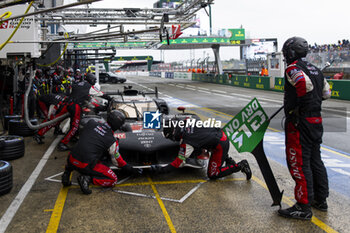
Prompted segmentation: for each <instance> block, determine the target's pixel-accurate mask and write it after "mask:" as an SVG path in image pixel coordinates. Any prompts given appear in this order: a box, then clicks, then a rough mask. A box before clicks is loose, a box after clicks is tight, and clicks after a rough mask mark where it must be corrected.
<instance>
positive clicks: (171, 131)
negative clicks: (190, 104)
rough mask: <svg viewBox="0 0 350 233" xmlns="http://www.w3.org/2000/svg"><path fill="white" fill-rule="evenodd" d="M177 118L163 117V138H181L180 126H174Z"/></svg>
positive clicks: (177, 139)
mask: <svg viewBox="0 0 350 233" xmlns="http://www.w3.org/2000/svg"><path fill="white" fill-rule="evenodd" d="M178 121H179V119H177V118H172V119H171V118H168V119H165V120H164V122H165V126H167V127H165V126H163V135H164V137H165V138H168V139H170V140H173V141H180V139H181V137H180V136H181V128H180V127H175V126H174V124H175V123H176V122H178Z"/></svg>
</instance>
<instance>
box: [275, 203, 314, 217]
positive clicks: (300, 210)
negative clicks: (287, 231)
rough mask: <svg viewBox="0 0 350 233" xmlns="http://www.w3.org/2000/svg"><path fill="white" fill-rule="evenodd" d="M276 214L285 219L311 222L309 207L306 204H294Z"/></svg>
mask: <svg viewBox="0 0 350 233" xmlns="http://www.w3.org/2000/svg"><path fill="white" fill-rule="evenodd" d="M278 214H279V215H280V216H283V217H285V218H295V219H301V220H311V218H312V211H311V207H310V206H309V205H306V204H301V203H295V204H294V205H293V206H292V207H290V208H287V209H279V210H278Z"/></svg>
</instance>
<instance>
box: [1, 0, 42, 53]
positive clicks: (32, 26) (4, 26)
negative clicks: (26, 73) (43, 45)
mask: <svg viewBox="0 0 350 233" xmlns="http://www.w3.org/2000/svg"><path fill="white" fill-rule="evenodd" d="M27 8H28V4H23V5H16V6H11V7H6V8H2V9H0V16H1V18H2V19H6V18H10V17H11V16H16V15H21V14H23V13H24V12H25V11H26V9H27ZM33 11H34V8H33V7H31V9H30V10H29V11H28V13H31V12H33ZM20 21H21V19H14V20H6V21H3V22H2V23H0V34H1V37H0V44H3V43H5V42H6V41H7V40H8V38H9V37H10V36H11V34H12V33H13V32H14V30H15V29H16V27H17V26H18V25H19V22H20ZM38 34H39V24H38V22H36V21H35V19H34V16H29V17H25V18H24V20H23V22H22V24H21V25H20V26H19V28H18V30H17V32H16V33H15V34H14V36H13V37H12V39H11V40H10V43H8V44H7V45H6V46H5V47H4V48H3V49H2V50H1V51H0V58H7V55H17V54H18V55H24V54H30V56H31V57H39V56H40V51H39V44H38V43H11V41H38V39H39V38H38Z"/></svg>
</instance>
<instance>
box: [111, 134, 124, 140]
mask: <svg viewBox="0 0 350 233" xmlns="http://www.w3.org/2000/svg"><path fill="white" fill-rule="evenodd" d="M114 136H115V137H116V138H119V139H125V138H126V134H125V133H116V134H114Z"/></svg>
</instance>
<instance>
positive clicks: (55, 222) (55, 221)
mask: <svg viewBox="0 0 350 233" xmlns="http://www.w3.org/2000/svg"><path fill="white" fill-rule="evenodd" d="M68 190H69V188H68V187H62V188H61V190H60V193H59V194H58V197H57V200H56V203H55V207H54V209H53V212H52V214H51V218H50V222H49V225H48V227H47V229H46V232H47V233H56V232H57V229H58V226H59V224H60V220H61V216H62V211H63V207H64V203H65V202H66V198H67V194H68Z"/></svg>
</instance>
